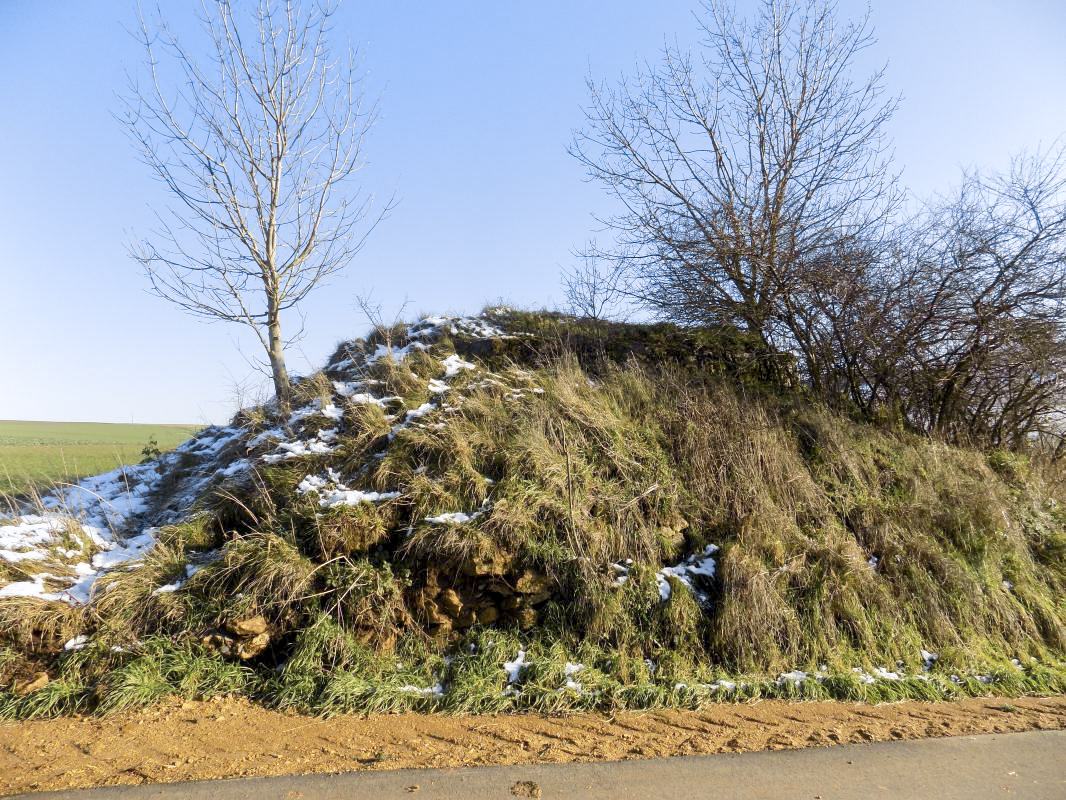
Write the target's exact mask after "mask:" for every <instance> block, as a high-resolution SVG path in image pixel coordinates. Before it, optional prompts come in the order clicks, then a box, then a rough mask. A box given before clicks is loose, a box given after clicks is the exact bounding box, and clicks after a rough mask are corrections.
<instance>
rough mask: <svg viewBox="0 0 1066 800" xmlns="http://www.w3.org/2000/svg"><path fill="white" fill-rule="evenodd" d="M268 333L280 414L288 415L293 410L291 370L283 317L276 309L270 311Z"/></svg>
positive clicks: (271, 365) (271, 366)
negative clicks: (283, 338) (286, 362)
mask: <svg viewBox="0 0 1066 800" xmlns="http://www.w3.org/2000/svg"><path fill="white" fill-rule="evenodd" d="M267 334H268V336H269V347H268V350H267V352H268V355H269V356H270V371H271V373H272V374H273V376H274V394H275V396H276V397H277V402H278V416H279V417H288V416H289V414H290V413H291V412H292V404H291V399H290V391H289V372H288V370H286V369H285V350H284V346H283V343H282V340H281V319H280V316H279V314H278V312H277V311H276V310H274V309H271V311H270V317H269V322H268V324H267Z"/></svg>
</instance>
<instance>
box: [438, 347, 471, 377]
mask: <svg viewBox="0 0 1066 800" xmlns="http://www.w3.org/2000/svg"><path fill="white" fill-rule="evenodd" d="M440 363H441V366H443V367H444V377H445V378H454V377H455V376H456V375H458V374H459V373H460V372H461V371H463V370H464V369H466V370H473V369H477V367H476V366H474V365H473V364H471V363H470V362H469V361H464V360H463V358H462V357H461V356H460V355H459V354H458V353H452V354H451V355H450V356H448V357H447V358H445V359H442V360H441V362H440Z"/></svg>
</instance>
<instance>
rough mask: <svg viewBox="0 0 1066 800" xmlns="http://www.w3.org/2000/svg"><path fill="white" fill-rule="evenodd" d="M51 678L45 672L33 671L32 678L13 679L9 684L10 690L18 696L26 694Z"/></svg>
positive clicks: (44, 684) (45, 684) (47, 682)
mask: <svg viewBox="0 0 1066 800" xmlns="http://www.w3.org/2000/svg"><path fill="white" fill-rule="evenodd" d="M51 680H52V679H51V678H49V677H48V673H47V672H38V673H35V674H34V676H33V677H32V678H23V679H22V680H20V681H15V682H14V683H13V684H12V685H11V691H13V692H14V693H15V694H17V695H18V696H19V697H22V696H23V695H27V694H29V693H30V692H35V691H37V690H38V689H40V688H41V687H43V686H47V685H48V684H49V683H50V682H51Z"/></svg>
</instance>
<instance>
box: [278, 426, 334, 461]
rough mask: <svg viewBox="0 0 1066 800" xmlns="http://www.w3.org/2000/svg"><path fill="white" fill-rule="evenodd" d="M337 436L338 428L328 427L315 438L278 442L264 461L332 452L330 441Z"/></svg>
mask: <svg viewBox="0 0 1066 800" xmlns="http://www.w3.org/2000/svg"><path fill="white" fill-rule="evenodd" d="M336 438H337V429H336V428H326V429H324V430H320V431H319V432H318V433H317V434H316V435H315V438H314V439H308V440H306V441H305V440H297V441H295V442H278V444H277V447H275V448H274V451H275V452H273V453H267V454H266V455H265V456H263V461H265V462H266V463H268V464H277V463H278V462H279V461H287V460H288V459H290V458H299V457H300V456H310V455H325V454H326V453H332V452H333V448H332V447H330V442H333V441H334V440H335V439H336Z"/></svg>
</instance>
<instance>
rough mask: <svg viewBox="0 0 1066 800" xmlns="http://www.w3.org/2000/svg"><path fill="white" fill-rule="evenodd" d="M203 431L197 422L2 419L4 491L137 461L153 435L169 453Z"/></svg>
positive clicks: (0, 456) (0, 468) (0, 454)
mask: <svg viewBox="0 0 1066 800" xmlns="http://www.w3.org/2000/svg"><path fill="white" fill-rule="evenodd" d="M197 430H199V426H196V425H134V424H114V423H106V422H33V421H23V420H0V493H3V492H23V491H26V490H28V489H29V488H30V487H31V486H34V485H37V486H49V485H51V484H53V483H55V482H63V481H71V480H74V479H77V478H83V477H85V476H86V475H95V474H97V473H100V472H107V471H108V470H110V469H114V468H115V467H117V466H119V465H121V464H135V463H137V462H138V461H140V460H141V459H142V458H143V455H142V451H143V450H144V448H145V446H146V445H147V444H148V442H149V440H150V439H152V438H153V437H154V438H155V441H156V442H157V443H158V446H159V449H160V450H164V451H165V450H169V449H171V448H173V447H175V446H177V445H179V444H181V443H182V442H184V441H185V440H186V439H188V438H189V437H191V436H192V435H193V434H194V433H196V431H197Z"/></svg>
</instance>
